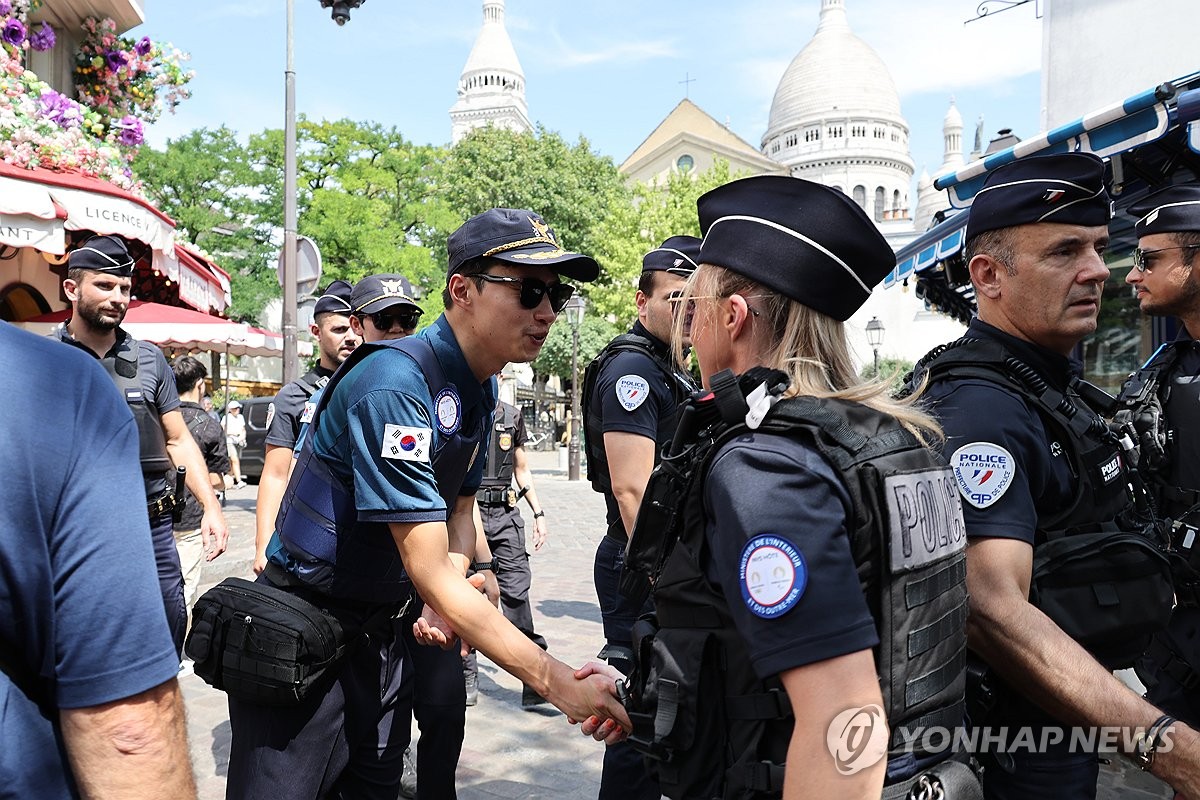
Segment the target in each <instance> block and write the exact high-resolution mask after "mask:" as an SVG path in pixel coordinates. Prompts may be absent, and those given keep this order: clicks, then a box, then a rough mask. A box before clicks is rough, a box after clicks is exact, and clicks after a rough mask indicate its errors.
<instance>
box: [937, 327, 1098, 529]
mask: <svg viewBox="0 0 1200 800" xmlns="http://www.w3.org/2000/svg"><path fill="white" fill-rule="evenodd" d="M966 335H967V336H971V337H975V338H984V339H992V340H995V341H999V342H1000V343H1001V344H1003V345H1004V346H1005V347H1006V348H1007V349H1008V350H1009V352H1010V353H1012V354H1013V355H1014V356H1016V357H1017V358H1018V359H1020V360H1021V361H1023V362H1025V363H1026V364H1027V365H1029V366H1031V367H1033V368H1034V369H1035V370H1037V372H1038V373H1039V374H1040V375H1041V376H1042V377H1043V378H1045V379H1046V380H1047V381H1048V382H1049V383H1050V384H1052V385H1054V386H1057V387H1059V388H1060V389H1061V388H1065V387H1066V384H1067V381H1068V380H1069V378H1070V375H1071V372H1072V369H1073V367H1072V365H1071V362H1070V361H1069V360H1068V359H1066V358H1065V357H1063V356H1061V355H1058V354H1056V353H1053V352H1051V351H1049V350H1046V349H1045V348H1042V347H1038V346H1036V345H1033V344H1031V343H1029V342H1026V341H1023V340H1021V339H1017V338H1015V337H1013V336H1009V335H1008V334H1006V333H1004V332H1002V331H1000V330H997V329H996V328H994V327H993V326H991V325H988V324H987V323H984V322H981V321H980V320H978V319H975V320H972V321H971V324H970V326H969V328H968V330H967V334H966ZM923 401H924V402H925V404H926V407H927V408H928V410H929V411H930V412H931V413H932V414H933V415H934V416H935V417H936V418H937V419H938V421H939V422H940V423H941V425H942V428H943V430H944V431H945V434H946V440H945V443H944V444H943V446H942V450H943V453H944V455H945V456H946V457H947V459H949V460H950V462H951V464H952V466H953V468H954V470H955V472H956V478H957V479H958V480H957V483H958V484H959V491H960V494H961V495H962V497H963V518H964V520H965V521H966V525H967V536H968V537H971V538H980V537H997V538H1005V539H1020V540H1021V541H1024V542H1028V543H1029V544H1033V543H1034V541H1035V537H1036V533H1037V530H1038V522H1039V520H1041V519H1043V518H1049V517H1051V516H1052V515H1054V514H1055V513H1057V512H1059V511H1061V510H1062V509H1063V508H1066V507H1067V506H1068V505H1069V504H1070V502H1071V500H1072V499H1073V497H1074V495H1075V481H1074V479H1073V477H1072V474H1071V466H1070V453H1069V451H1068V450H1067V447H1068V446H1069V443H1068V442H1064V441H1061V440H1060V438H1059V437H1058V436H1053V435H1051V434H1050V433H1049V432H1048V431H1047V428H1046V425H1045V423H1044V421H1043V420H1042V417H1041V415H1040V414H1039V413H1038V412H1037V411H1036V410H1035V409H1034V408H1033V406H1032V405H1031V404H1030V403H1029V402H1028V401H1027V400H1026V399H1025V398H1024V397H1023V396H1022V395H1021V394H1019V393H1018V392H1017V391H1016V390H1014V389H1010V388H1009V387H1007V386H1003V385H1001V384H999V383H995V382H992V381H988V380H984V379H981V378H962V379H955V380H945V381H938V382H937V383H934V384H931V385H930V387H929V390H928V391H927V392H926V394H925V395H924V397H923ZM956 454H959V455H961V456H963V458H961V459H956V458H955V455H956ZM998 458H999V460H998ZM956 462H957V463H958V466H954V465H955V464H956ZM972 464H978V466H972ZM997 465H999V466H997ZM989 470H991V474H989V472H988V471H989ZM964 487H968V488H970V489H971V491H968V489H966V488H964Z"/></svg>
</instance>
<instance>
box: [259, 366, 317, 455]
mask: <svg viewBox="0 0 1200 800" xmlns="http://www.w3.org/2000/svg"><path fill="white" fill-rule="evenodd" d="M332 374H333V370H329V369H326V368H325V367H322V366H321V365H320V364H318V365H317V368H316V369H314V370H312V371H311V372H309V373H308V374H307V375H305V376H304V377H302V378H301V379H300V380H298V381H292V382H291V383H289V384H287V385H286V386H284V387H283V388H282V389H280V390H279V393H278V394H276V395H275V399H274V400H272V401H271V405H270V406H269V407H268V408H267V437H266V439H265V441H266V443H267V444H269V445H274V446H276V447H286V448H288V449H289V450H290V449H291V448H293V447H295V446H296V442H297V441H299V439H300V424H301V423H302V422H309V421H311V419H312V412H313V409H314V408H316V395H315V392H316V390H317V389H320V388H321V387H322V386H324V385H325V384H326V383H327V382H328V381H329V376H330V375H332Z"/></svg>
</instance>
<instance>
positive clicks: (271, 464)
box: [254, 281, 361, 574]
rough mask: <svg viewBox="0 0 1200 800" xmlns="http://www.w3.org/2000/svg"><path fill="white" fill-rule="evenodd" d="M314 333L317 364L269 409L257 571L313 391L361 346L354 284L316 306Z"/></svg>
mask: <svg viewBox="0 0 1200 800" xmlns="http://www.w3.org/2000/svg"><path fill="white" fill-rule="evenodd" d="M309 332H310V333H312V335H313V336H314V337H315V338H316V340H317V353H318V358H317V365H316V366H315V367H313V369H311V370H309V371H308V372H307V373H305V374H304V375H303V376H302V377H300V378H298V379H296V380H294V381H292V382H291V383H289V384H287V385H286V386H284V387H283V388H281V389H280V390H279V393H278V394H276V395H275V399H274V400H273V401H271V404H270V405H269V406H268V407H267V436H266V439H265V446H266V450H265V452H264V454H263V469H262V476H261V477H260V478H259V481H258V499H257V502H256V505H255V509H254V523H255V525H254V529H255V535H254V544H255V548H254V572H255V574H258V573H260V572H262V571H263V567H265V566H266V565H267V555H266V553H267V542H269V541H270V540H271V533H272V532H273V531H274V530H275V515H276V514H278V513H279V503H280V502H281V501H282V500H283V491H284V489H285V488H287V480H288V476H289V475H291V472H292V448H294V447H295V446H296V440H297V439H298V438H299V436H300V425H301V423H302V422H303V421H305V412H306V411H309V412H311V410H312V406H311V405H309V403H310V401H311V399H312V396H313V394H315V393H316V391H317V390H318V389H320V388H321V387H322V386H324V385H325V384H326V382H328V380H329V376H330V375H332V374H333V371H334V370H335V369H337V368H338V365H339V364H341V363H342V362H343V361H345V360H346V358H347V357H348V356H349V355H350V354H351V353H353V352H354V348H355V347H357V346H358V342H359V339H360V338H361V337H360V336H359V335H358V334H356V333H355V332H354V331H352V330H351V329H350V284H349V283H347V282H346V281H333V282H332V283H330V284H329V286H328V287H326V289H325V291H324V292H323V293H322V294H321V296H320V297H318V298H317V302H316V304H315V305H314V306H313V322H312V325H310V326H309Z"/></svg>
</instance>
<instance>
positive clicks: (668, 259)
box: [642, 236, 700, 277]
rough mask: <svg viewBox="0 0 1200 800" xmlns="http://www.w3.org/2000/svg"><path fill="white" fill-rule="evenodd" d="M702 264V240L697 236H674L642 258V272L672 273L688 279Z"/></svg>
mask: <svg viewBox="0 0 1200 800" xmlns="http://www.w3.org/2000/svg"><path fill="white" fill-rule="evenodd" d="M699 263H700V240H699V239H697V238H696V237H695V236H672V237H671V238H669V239H667V240H666V241H665V242H663V243H662V244H660V245H659V246H658V247H656V248H654V249H653V250H651V251H650V252H649V253H646V255H644V256H642V272H656V271H659V272H670V273H673V274H675V275H682V276H684V277H687V276H688V275H691V274H692V273H693V272H695V271H696V266H697V265H698V264H699Z"/></svg>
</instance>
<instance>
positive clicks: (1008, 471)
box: [950, 442, 1017, 508]
mask: <svg viewBox="0 0 1200 800" xmlns="http://www.w3.org/2000/svg"><path fill="white" fill-rule="evenodd" d="M950 467H951V468H952V469H953V470H954V480H955V482H956V483H957V484H958V492H959V494H961V495H962V496H963V499H964V500H966V501H967V502H968V503H970V504H971V505H973V506H975V507H976V508H987V507H988V506H990V505H991V504H992V503H995V502H996V501H997V500H999V499H1000V498H1001V497H1003V496H1004V493H1005V492H1007V491H1008V487H1009V486H1011V485H1012V479H1013V478H1014V477H1015V476H1016V474H1017V464H1016V462H1015V461H1013V457H1012V453H1010V452H1008V451H1007V450H1005V449H1004V448H1003V447H1001V446H1000V445H996V444H992V443H991V442H971V443H970V444H964V445H963V446H962V447H960V448H958V449H957V450H955V451H954V455H952V456H950Z"/></svg>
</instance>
